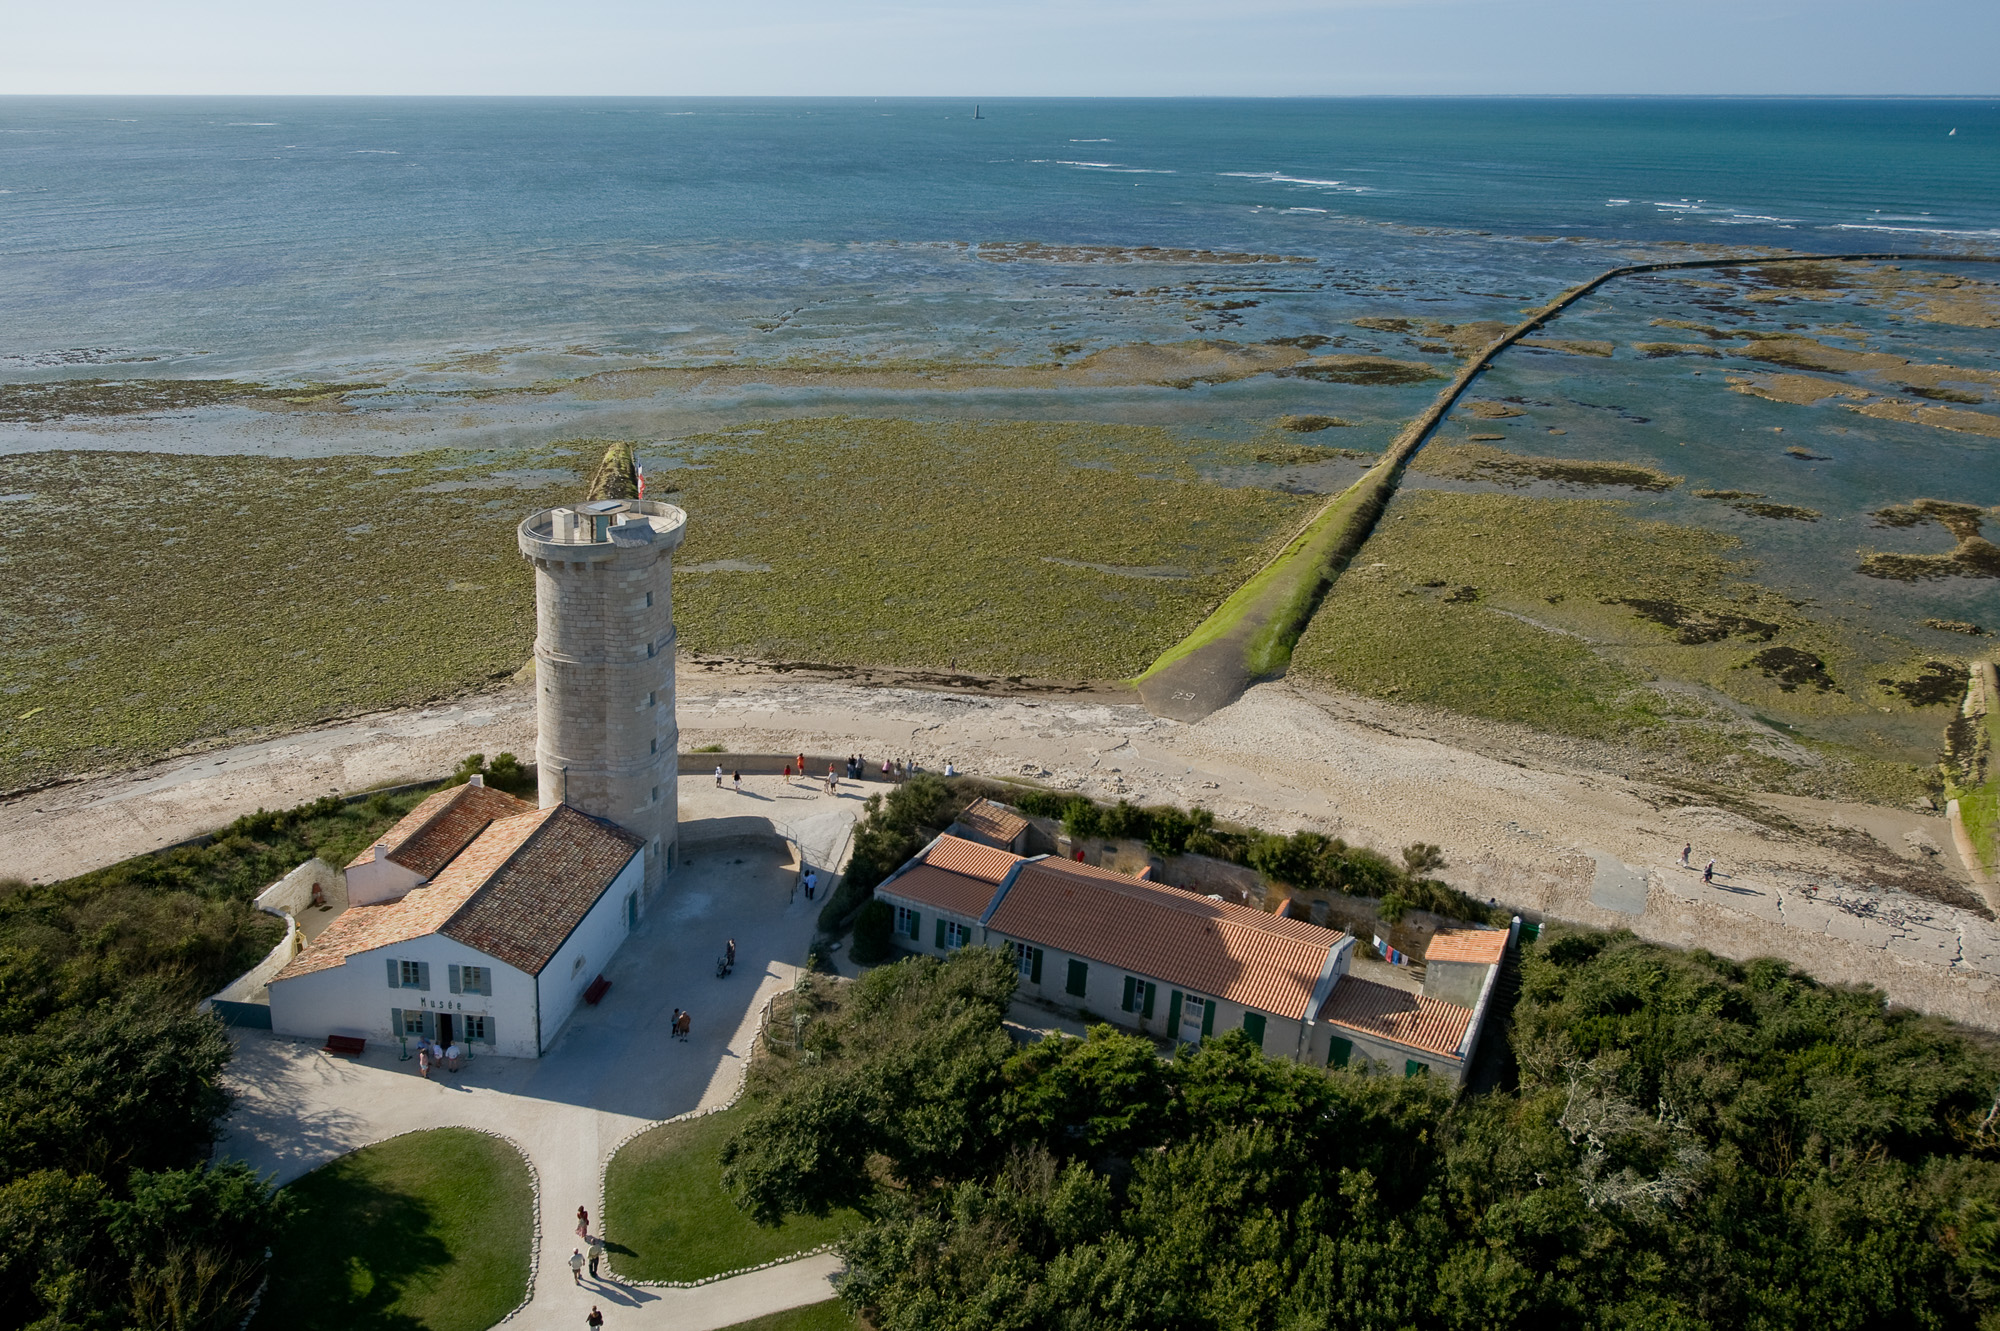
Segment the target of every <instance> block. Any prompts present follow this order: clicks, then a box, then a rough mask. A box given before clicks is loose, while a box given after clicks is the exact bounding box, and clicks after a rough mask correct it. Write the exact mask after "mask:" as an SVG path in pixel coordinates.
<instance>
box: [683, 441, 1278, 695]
mask: <svg viewBox="0 0 2000 1331" xmlns="http://www.w3.org/2000/svg"><path fill="white" fill-rule="evenodd" d="M674 451H675V452H676V453H677V454H678V457H679V460H680V461H682V462H683V463H686V464H690V465H683V466H681V467H678V468H675V469H673V470H672V472H671V476H672V479H673V480H674V481H676V482H678V483H679V484H680V486H681V487H682V488H681V492H680V493H679V494H678V495H676V496H675V499H674V501H675V502H676V503H678V504H680V505H682V506H683V507H685V508H686V509H687V510H688V514H689V521H688V536H687V543H686V545H685V546H683V547H682V550H681V553H680V555H679V556H678V557H677V558H678V563H679V564H680V566H681V567H688V566H693V565H699V564H713V563H719V562H721V561H725V560H737V561H742V562H744V563H748V564H767V565H769V566H770V567H771V570H772V571H771V572H770V573H759V574H744V573H732V572H722V571H719V572H714V573H703V574H698V575H690V576H685V577H680V578H677V579H676V580H675V588H674V596H675V607H674V614H675V620H676V622H677V624H678V626H679V628H680V633H681V642H682V645H683V647H684V648H686V649H688V650H691V651H699V652H704V653H715V654H726V655H743V656H756V657H764V658H775V659H780V660H791V661H834V662H846V663H856V664H863V663H865V664H894V665H904V666H929V667H939V666H943V667H952V666H955V667H956V668H958V669H964V670H980V671H989V672H993V673H1002V674H1006V673H1027V674H1042V675H1070V676H1086V677H1094V678H1099V679H1109V678H1117V677H1120V676H1124V675H1130V674H1133V673H1135V672H1136V671H1138V670H1139V669H1141V668H1142V667H1143V666H1144V665H1145V663H1146V662H1147V660H1148V659H1150V657H1151V656H1152V655H1153V654H1154V653H1155V652H1158V651H1159V650H1160V649H1162V648H1163V647H1165V646H1167V645H1168V644H1170V643H1172V642H1173V641H1174V640H1175V639H1176V638H1177V637H1179V636H1180V635H1181V634H1183V633H1186V632H1187V631H1188V630H1189V629H1191V628H1193V627H1194V626H1195V624H1197V623H1198V622H1199V621H1200V620H1201V618H1202V616H1203V614H1205V613H1206V612H1207V610H1208V608H1209V607H1210V606H1212V605H1214V604H1215V603H1216V602H1217V601H1219V600H1221V599H1222V598H1223V597H1224V596H1226V595H1227V594H1228V593H1229V591H1230V589H1231V588H1233V587H1234V586H1235V585H1236V584H1237V582H1238V581H1240V580H1241V579H1242V578H1243V577H1244V576H1245V574H1246V573H1247V572H1248V571H1249V570H1250V569H1252V568H1255V567H1256V566H1257V565H1258V564H1260V563H1262V562H1263V560H1264V559H1265V557H1266V555H1267V554H1268V553H1269V547H1270V544H1271V542H1272V540H1273V538H1274V537H1275V536H1277V535H1278V534H1279V533H1280V532H1282V531H1284V530H1286V529H1287V528H1288V527H1289V526H1290V525H1291V524H1292V523H1295V522H1296V521H1298V519H1299V517H1300V516H1301V515H1302V514H1303V513H1304V512H1305V511H1306V510H1307V507H1308V505H1310V504H1311V502H1312V500H1311V499H1310V498H1309V497H1301V496H1294V495H1287V494H1280V493H1276V492H1273V491H1269V490H1262V489H1223V488H1220V487H1217V486H1213V485H1209V484H1206V483H1204V482H1202V481H1201V479H1200V478H1199V476H1198V475H1197V474H1196V473H1195V471H1194V469H1193V468H1192V467H1191V466H1190V465H1189V464H1188V463H1187V461H1186V451H1185V449H1184V448H1183V447H1181V445H1180V444H1179V442H1178V441H1177V439H1176V438H1175V436H1173V435H1172V434H1170V433H1169V432H1167V431H1164V430H1157V429H1144V428H1133V427H1119V426H1100V425H1083V424H1061V425H1042V424H1032V423H1017V422H1008V423H995V422H922V421H907V420H862V419H847V418H821V419H812V420H794V421H782V422H765V423H763V424H761V425H758V426H756V427H753V428H749V429H739V430H731V431H728V432H725V433H719V434H712V435H702V436H696V437H693V438H688V439H682V440H678V441H676V443H675V445H674ZM667 474H668V472H667V469H665V468H661V469H659V470H657V471H656V470H654V469H653V468H652V467H651V466H649V467H648V476H649V478H652V477H664V476H666V475H667ZM1162 568H1170V569H1177V570H1181V569H1184V570H1188V571H1189V572H1190V574H1191V576H1189V577H1186V578H1178V577H1176V578H1140V577H1131V576H1121V575H1120V574H1119V573H1118V572H1116V571H1112V570H1120V569H1127V570H1129V569H1162ZM753 588H754V592H755V594H754V595H751V594H747V593H749V592H750V591H751V590H752V589H753Z"/></svg>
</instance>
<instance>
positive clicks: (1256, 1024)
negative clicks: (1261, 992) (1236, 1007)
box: [1243, 1012, 1264, 1049]
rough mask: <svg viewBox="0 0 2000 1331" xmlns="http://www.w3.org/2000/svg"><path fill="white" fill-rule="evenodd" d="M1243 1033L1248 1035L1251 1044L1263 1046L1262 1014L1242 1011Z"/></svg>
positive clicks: (1260, 1047)
mask: <svg viewBox="0 0 2000 1331" xmlns="http://www.w3.org/2000/svg"><path fill="white" fill-rule="evenodd" d="M1243 1033H1244V1034H1245V1035H1247V1036H1249V1037H1250V1042H1251V1043H1252V1044H1254V1045H1256V1046H1257V1047H1258V1048H1259V1049H1262V1048H1263V1047H1264V1014H1263V1013H1261V1012H1246V1013H1244V1014H1243Z"/></svg>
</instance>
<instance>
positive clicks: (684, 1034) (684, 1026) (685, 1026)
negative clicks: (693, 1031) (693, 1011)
mask: <svg viewBox="0 0 2000 1331" xmlns="http://www.w3.org/2000/svg"><path fill="white" fill-rule="evenodd" d="M689 1027H690V1023H689V1021H688V1014H687V1013H685V1012H683V1013H681V1020H680V1028H681V1040H682V1041H683V1042H685V1041H686V1040H687V1038H688V1030H689Z"/></svg>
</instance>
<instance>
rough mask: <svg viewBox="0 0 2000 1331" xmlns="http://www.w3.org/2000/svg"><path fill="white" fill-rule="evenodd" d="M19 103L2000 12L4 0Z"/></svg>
mask: <svg viewBox="0 0 2000 1331" xmlns="http://www.w3.org/2000/svg"><path fill="white" fill-rule="evenodd" d="M0 31H4V32H5V33H6V40H5V41H4V42H3V43H0V94H24V93H37V94H51V93H57V94H60V93H116V94H211V95H213V94H237V93H241V94H260V95H265V94H274V93H276V94H284V93H299V94H319V95H328V94H332V95H339V94H395V95H511V96H549V95H554V96H581V95H593V94H605V95H619V96H785V95H793V96H815V97H828V96H927V97H934V96H945V97H967V98H977V97H985V98H997V97H1005V96H1014V97H1083V96H1107V97H1172V96H1351V95H1368V94H1433V95H1453V94H1492V93H1503V94H1504V93H1558V94H1605V93H1610V94H1619V93H1635V94H1676V93H1679V94H1842V95H1871V94H1872V95H1895V96H1909V95H1940V94H1945V95H1971V96H1991V95H1994V94H1996V93H2000V0H1867V2H1864V0H952V2H951V3H943V2H941V0H901V3H886V2H882V0H750V2H749V3H744V2H743V0H736V3H731V2H730V0H698V2H690V0H563V2H561V3H557V2H556V0H539V2H538V3H529V2H528V0H478V3H472V2H471V0H342V3H340V4H336V5H328V4H321V5H304V4H298V3H284V2H283V0H278V2H277V3H274V2H273V0H173V2H164V0H92V2H91V3H89V4H67V5H63V4H50V3H47V0H0Z"/></svg>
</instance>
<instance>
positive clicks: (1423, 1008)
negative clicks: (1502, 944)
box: [1319, 975, 1472, 1058]
mask: <svg viewBox="0 0 2000 1331" xmlns="http://www.w3.org/2000/svg"><path fill="white" fill-rule="evenodd" d="M1319 1019H1320V1020H1321V1021H1325V1022H1331V1023H1332V1024H1333V1025H1335V1026H1344V1027H1346V1028H1347V1029H1349V1030H1353V1031H1359V1032H1361V1033H1362V1034H1363V1035H1372V1036H1374V1037H1375V1038H1376V1039H1378V1040H1387V1041H1389V1042H1390V1043H1391V1044H1400V1045H1406V1046H1408V1047H1409V1048H1411V1049H1420V1050H1422V1051H1424V1052H1425V1053H1429V1054H1443V1055H1446V1056H1447V1057H1452V1058H1456V1057H1457V1056H1458V1044H1459V1041H1461V1040H1463V1039H1464V1038H1465V1030H1466V1027H1468V1026H1470V1025H1471V1024H1472V1009H1471V1008H1469V1007H1460V1006H1459V1005H1458V1004H1456V1003H1447V1002H1445V1001H1444V1000H1443V999H1442V998H1431V997H1429V996H1428V995H1425V994H1411V993H1405V992H1404V991H1403V990H1401V989H1392V988H1390V987H1389V986H1388V985H1386V984H1376V983H1375V982H1374V981H1373V980H1357V979H1355V978H1354V977H1353V976H1352V975H1343V976H1341V977H1340V982H1339V983H1338V984H1336V985H1334V986H1333V992H1332V993H1330V994H1328V995H1327V997H1326V1005H1325V1006H1324V1007H1322V1008H1320V1010H1319Z"/></svg>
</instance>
